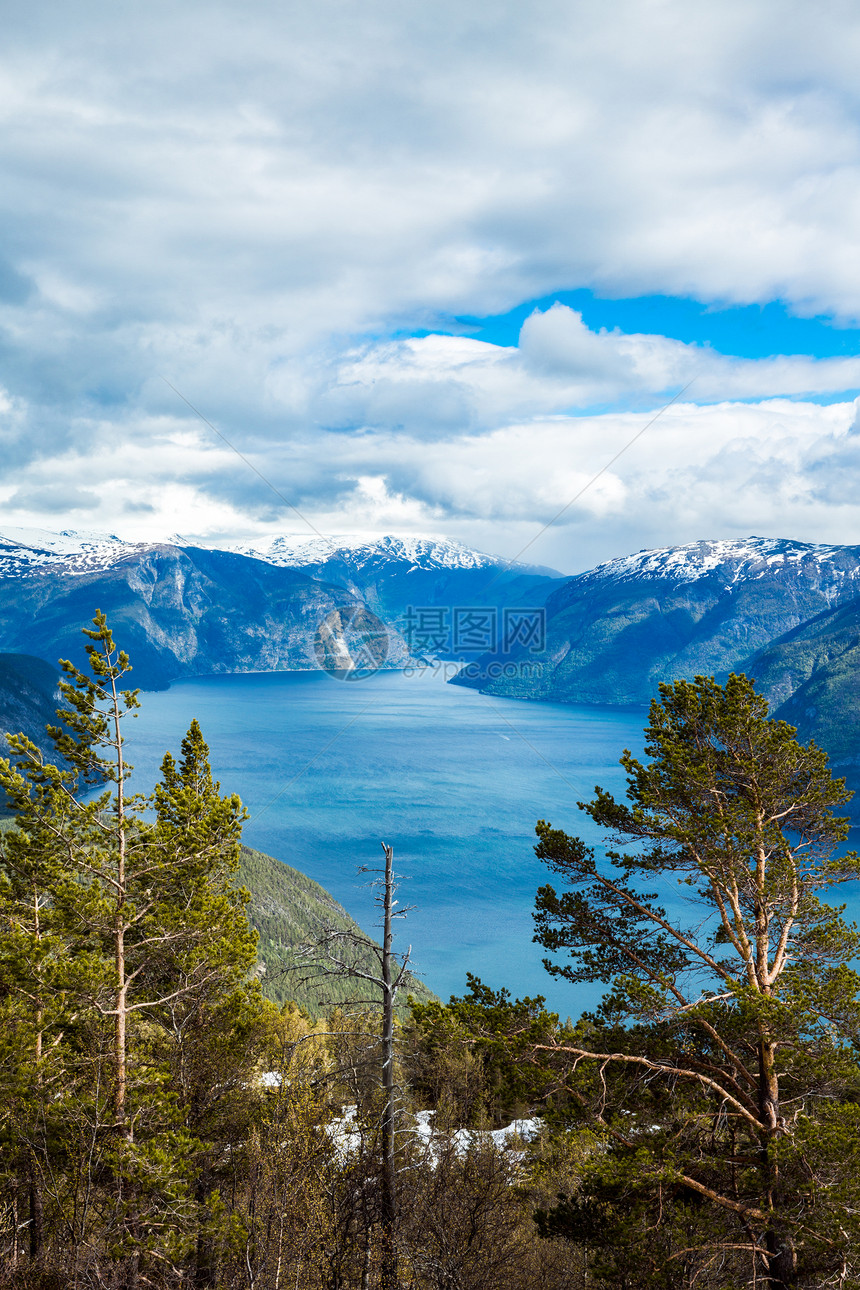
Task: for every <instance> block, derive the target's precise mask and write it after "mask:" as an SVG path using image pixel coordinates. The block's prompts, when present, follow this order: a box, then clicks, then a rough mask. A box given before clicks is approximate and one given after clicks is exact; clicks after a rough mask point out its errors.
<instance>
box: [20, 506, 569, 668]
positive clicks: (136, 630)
mask: <svg viewBox="0 0 860 1290" xmlns="http://www.w3.org/2000/svg"><path fill="white" fill-rule="evenodd" d="M556 585H558V580H557V579H553V578H552V577H551V576H549V575H548V574H547V573H545V572H541V571H539V570H537V569H533V568H531V567H529V566H524V565H516V564H514V565H508V564H506V562H505V561H503V560H500V559H498V558H494V557H492V556H488V555H484V554H482V553H481V552H477V551H472V550H470V549H469V548H468V547H465V546H462V545H461V544H459V543H456V542H449V541H444V540H431V539H425V538H409V537H405V538H401V537H384V538H380V539H378V540H376V541H368V540H367V539H366V538H360V539H359V538H356V539H342V538H338V539H336V540H333V541H332V542H329V541H328V540H327V539H322V538H312V539H308V538H307V537H279V538H273V539H269V540H268V541H266V542H258V543H243V544H236V545H235V546H234V547H232V549H209V548H204V547H200V546H194V545H191V544H189V543H188V542H186V541H185V540H184V539H182V538H179V537H175V536H174V537H172V538H170V539H168V540H167V541H164V542H127V541H124V540H123V539H122V538H119V537H117V536H116V535H115V534H106V533H94V532H79V531H75V530H69V529H67V530H64V531H63V532H60V533H50V532H46V531H43V530H33V529H11V528H10V529H6V530H4V531H0V652H2V651H4V650H5V651H13V652H18V653H28V654H34V655H36V656H37V657H40V658H43V659H45V660H46V661H48V662H55V661H56V659H57V657H58V656H61V655H62V656H64V657H68V656H72V657H75V656H78V655H80V651H81V637H80V629H81V627H82V626H84V625H85V624H88V622H89V620H90V619H91V618H92V615H93V612H94V611H95V609H96V608H100V609H103V610H104V611H105V612H106V613H107V614H108V619H109V621H113V622H117V621H118V622H119V623H120V624H121V630H117V632H116V636H117V640H118V641H119V642H120V643H121V644H122V645H123V647H124V648H127V649H128V650H129V652H130V653H131V654H132V656H133V662H134V665H135V677H134V680H135V683H136V684H140V685H142V686H144V687H151V686H159V685H164V684H165V683H166V682H168V681H170V680H171V679H173V678H174V677H178V676H183V675H185V676H187V675H190V674H205V673H210V672H230V671H233V672H241V671H269V670H278V669H281V668H290V669H293V668H299V669H304V668H314V667H317V666H319V665H320V651H322V658H323V660H324V661H323V663H322V666H324V667H325V668H326V670H331V669H332V668H333V667H334V666H335V664H334V662H333V661H332V660H339V662H338V663H337V669H340V670H342V669H343V668H344V667H346V668H348V667H349V666H350V658H351V657H352V655H351V653H350V649H351V648H352V646H351V645H350V641H349V639H348V636H349V633H348V631H347V629H346V627H345V626H344V624H346V623H348V622H349V623H352V625H353V628H354V629H355V628H356V625H357V624H358V623H359V622H361V623H363V624H364V627H363V628H362V629H361V631H362V632H363V631H365V628H366V629H367V630H369V625H370V624H371V622H373V621H377V622H378V621H380V620H381V623H382V628H381V631H382V638H381V639H382V645H381V646H380V647H379V649H377V653H379V650H380V649H381V654H382V655H385V659H384V663H383V665H386V666H398V665H402V664H403V663H404V662H405V660H406V658H407V657H408V654H409V647H408V645H407V642H406V641H405V639H404V637H403V635H402V630H403V621H402V620H403V618H404V616H406V615H407V614H408V613H409V611H410V610H413V609H414V610H417V611H420V610H422V609H424V608H427V607H440V606H441V607H443V608H451V607H454V606H457V607H461V606H466V607H467V608H468V607H470V606H472V605H482V606H487V605H490V606H498V605H510V604H519V603H522V604H525V605H529V604H532V603H541V604H542V603H543V600H544V599H545V598H546V595H547V594H548V592H549V591H550V590H552V588H553V587H555V586H556ZM419 616H420V614H419ZM321 624H323V625H324V627H323V628H321V626H320V625H321ZM320 630H322V631H323V635H324V638H325V644H324V645H322V644H321V643H320V639H318V636H319V632H320ZM386 633H387V643H386V637H385V634H386ZM359 635H361V632H359ZM368 639H369V638H368ZM434 642H435V649H436V652H439V653H444V652H445V650H444V641H442V640H441V639H439V638H438V636H437V637H434ZM374 648H375V649H376V646H375V647H374ZM426 648H427V647H426V645H422V651H423V650H424V649H426Z"/></svg>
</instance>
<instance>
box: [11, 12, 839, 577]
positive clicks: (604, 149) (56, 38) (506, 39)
mask: <svg viewBox="0 0 860 1290" xmlns="http://www.w3.org/2000/svg"><path fill="white" fill-rule="evenodd" d="M858 65H860V13H858V10H857V6H856V4H854V3H853V0H852V2H850V3H842V0H822V3H820V4H818V5H816V6H811V5H809V4H808V3H806V2H804V3H791V0H774V2H771V0H741V2H736V0H721V3H720V4H719V5H714V4H706V3H704V0H703V2H702V3H698V0H692V3H691V0H616V3H614V4H613V5H602V4H599V3H597V2H596V0H589V3H577V0H563V2H558V0H531V2H530V3H529V5H523V4H522V3H513V2H512V0H481V2H480V3H474V4H471V5H468V4H467V5H464V4H463V0H457V2H456V3H454V2H453V0H435V3H434V4H432V5H428V4H419V3H417V0H396V2H395V0H362V3H361V4H356V3H355V2H354V0H294V3H291V4H289V5H287V4H284V3H283V0H280V3H269V2H268V0H242V3H241V4H240V3H238V2H236V0H220V2H219V0H207V3H206V4H202V3H199V2H198V0H184V3H183V4H182V5H177V4H176V3H175V2H173V0H171V3H164V2H163V0H151V2H150V3H148V4H147V5H139V4H132V3H129V2H128V0H110V2H109V3H108V2H107V0H79V2H78V3H76V4H75V5H73V6H70V5H68V4H60V3H55V2H54V0H43V2H42V3H40V4H39V5H37V6H29V7H27V8H25V7H23V6H14V7H13V6H11V5H10V4H9V3H8V0H7V14H6V17H5V19H4V41H3V46H2V50H0V116H1V117H2V128H0V221H2V227H0V234H2V235H0V450H2V463H3V469H2V473H0V524H2V527H3V528H7V527H10V526H25V527H32V526H37V527H43V528H47V529H51V530H58V529H69V528H72V529H84V530H91V529H96V530H106V531H109V532H115V533H118V534H119V535H120V536H123V537H128V538H134V539H157V538H163V537H166V536H168V535H170V534H174V533H178V534H180V535H181V536H182V537H183V538H185V539H186V540H192V541H199V542H201V543H204V544H206V543H210V544H218V543H219V542H223V541H226V540H229V539H239V538H241V539H249V538H254V537H259V536H263V535H271V534H277V533H300V534H302V533H308V534H310V533H313V532H320V533H323V534H325V535H327V536H330V535H331V536H336V535H338V534H343V533H349V534H355V533H366V534H368V535H372V534H382V533H391V532H393V533H401V534H422V535H429V536H448V537H451V538H455V539H458V540H460V541H463V542H465V543H467V544H468V545H471V546H475V547H477V548H479V549H481V550H486V551H490V552H493V553H496V554H500V555H503V556H505V557H506V558H513V557H516V556H517V555H518V554H520V553H523V559H528V560H531V561H533V562H535V563H539V564H543V565H550V566H552V567H555V568H558V569H560V570H562V571H564V572H576V571H578V570H580V569H583V568H587V567H590V566H592V565H593V564H595V563H597V562H598V561H600V560H603V559H608V558H611V557H613V556H616V555H621V554H624V553H626V552H629V551H633V550H638V549H640V548H644V547H653V546H664V545H670V544H674V543H679V542H688V541H694V540H696V539H700V538H733V537H746V536H748V535H750V534H756V535H759V536H773V537H791V538H796V539H801V540H804V541H812V542H845V543H858V542H860V80H858V77H857V74H856V69H857V66H858Z"/></svg>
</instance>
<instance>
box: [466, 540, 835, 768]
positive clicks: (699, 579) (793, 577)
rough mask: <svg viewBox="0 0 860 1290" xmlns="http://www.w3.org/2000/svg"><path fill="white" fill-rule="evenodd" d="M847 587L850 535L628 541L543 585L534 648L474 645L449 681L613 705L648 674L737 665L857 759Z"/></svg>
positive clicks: (662, 677) (795, 717)
mask: <svg viewBox="0 0 860 1290" xmlns="http://www.w3.org/2000/svg"><path fill="white" fill-rule="evenodd" d="M858 597H860V546H822V545H814V544H811V543H804V542H792V541H788V540H779V539H771V538H755V537H753V538H749V539H747V540H745V541H713V542H694V543H689V544H688V545H685V546H679V547H666V548H663V549H661V550H653V551H640V552H639V553H638V554H636V555H630V556H625V557H623V558H622V559H617V560H610V561H608V562H607V563H605V564H601V565H598V566H597V567H596V568H595V569H592V570H590V571H589V572H587V573H582V574H579V575H578V576H577V577H574V578H570V579H568V580H567V581H565V583H564V584H563V585H562V586H560V587H559V588H558V589H556V590H555V591H553V592H552V593H551V594H550V595H549V597H548V599H547V601H546V650H545V653H544V654H543V655H541V656H535V655H533V654H531V653H530V652H529V650H528V649H524V648H517V649H514V650H512V651H511V652H510V653H508V654H502V653H493V654H489V653H488V654H485V655H484V656H482V658H481V659H479V660H478V661H477V662H476V663H474V664H473V665H471V667H470V668H468V669H466V671H465V672H464V673H462V674H461V675H460V676H458V677H457V678H456V683H458V684H461V685H471V686H474V687H476V688H479V689H481V690H484V691H486V692H487V693H490V694H499V695H509V696H511V697H516V698H524V699H538V700H544V701H549V702H556V703H558V702H561V703H582V704H608V705H615V706H623V705H635V704H645V703H647V702H648V701H649V699H650V698H651V697H652V696H653V695H654V694H655V693H656V691H657V686H658V684H659V683H660V682H661V681H673V680H675V679H677V678H681V677H686V678H692V677H694V676H696V675H699V674H701V675H706V676H709V675H715V676H717V677H718V678H724V677H725V676H727V675H728V673H729V672H731V671H743V672H746V673H747V674H748V675H750V676H752V677H754V678H755V679H756V680H757V682H758V684H759V687H760V688H761V689H762V690H763V692H764V693H765V694H766V695H767V697H768V699H769V700H770V703H771V707H772V710H775V711H776V713H777V715H779V716H781V717H785V719H786V720H789V721H791V722H792V724H794V725H796V726H798V728H799V731H800V733H801V735H802V736H804V737H813V736H814V737H815V738H816V739H817V740H818V741H819V742H820V743H821V744H822V745H823V746H824V747H825V748H826V749H827V750H828V752H830V753H831V755H832V756H833V757H834V758H835V759H837V760H839V761H843V762H848V761H857V762H860V727H858V724H857V718H858V716H860V673H858V664H860V600H858ZM535 664H538V665H539V666H538V667H536V666H535Z"/></svg>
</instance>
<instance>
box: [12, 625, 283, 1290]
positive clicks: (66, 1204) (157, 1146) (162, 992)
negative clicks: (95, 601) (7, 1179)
mask: <svg viewBox="0 0 860 1290" xmlns="http://www.w3.org/2000/svg"><path fill="white" fill-rule="evenodd" d="M85 635H86V637H87V638H88V643H87V653H88V657H89V675H87V674H85V673H84V672H82V671H81V670H80V669H78V668H77V667H75V666H74V664H72V663H71V662H63V663H62V664H61V666H62V668H63V673H64V680H63V681H62V682H61V685H60V689H61V694H62V698H63V700H64V701H65V706H64V707H63V708H62V709H61V710H60V713H59V715H60V718H61V724H60V725H58V726H56V727H51V728H49V734H50V736H51V738H52V740H53V742H54V745H55V748H56V750H57V761H56V764H51V763H50V762H47V761H45V760H44V758H43V757H42V754H41V753H40V752H39V750H38V748H36V746H35V745H34V744H32V743H30V742H29V741H27V740H26V739H24V738H23V737H20V736H18V737H15V738H13V739H11V740H10V751H11V753H12V757H11V759H10V760H9V761H6V762H0V788H2V789H4V790H5V792H6V795H7V798H8V800H9V801H10V802H11V804H12V806H13V808H14V809H15V811H16V829H15V831H14V832H13V833H12V834H11V835H9V837H7V839H6V842H5V851H4V856H3V861H4V865H3V868H4V875H3V888H2V891H0V898H2V912H3V914H4V915H5V918H6V921H7V924H8V925H9V926H10V928H11V929H12V934H11V935H10V936H9V937H8V938H7V940H6V943H5V949H4V951H3V954H2V956H0V971H2V973H3V979H4V981H5V982H6V983H8V991H9V993H8V996H7V997H8V998H9V999H10V1000H12V1004H11V1005H10V1006H11V1007H12V1010H13V1011H14V1013H15V1016H16V1018H18V1019H19V1029H21V1028H22V1027H23V1028H24V1029H25V1030H26V1034H27V1036H28V1040H27V1042H28V1045H29V1048H28V1052H29V1056H28V1057H27V1062H28V1063H29V1068H30V1069H31V1070H32V1071H33V1072H35V1073H36V1075H37V1076H38V1078H37V1079H36V1080H34V1087H35V1088H37V1089H38V1088H39V1087H40V1084H44V1082H45V1079H46V1075H47V1066H46V1035H47V1036H49V1038H50V1044H49V1045H48V1050H49V1051H50V1052H51V1054H52V1055H53V1060H54V1064H55V1065H56V1064H57V1062H59V1061H60V1059H61V1058H62V1072H61V1073H62V1081H61V1083H62V1085H63V1087H64V1089H65V1091H64V1093H63V1096H62V1097H60V1098H59V1099H58V1098H57V1097H56V1091H55V1092H54V1094H52V1098H53V1100H52V1099H51V1098H49V1097H47V1095H46V1096H44V1097H42V1098H41V1100H40V1102H39V1105H40V1106H41V1107H42V1112H43V1113H42V1119H43V1121H44V1107H45V1106H46V1105H48V1104H50V1108H51V1115H52V1117H53V1118H54V1119H59V1120H60V1121H61V1122H62V1127H63V1129H64V1132H65V1147H64V1151H65V1157H64V1159H57V1160H51V1161H48V1160H47V1155H46V1152H47V1146H44V1148H43V1151H42V1161H43V1164H45V1165H46V1166H47V1165H50V1170H49V1172H50V1173H51V1177H52V1179H53V1180H54V1183H53V1186H54V1191H53V1195H54V1201H55V1204H56V1206H58V1207H59V1209H60V1210H62V1218H63V1222H64V1223H65V1225H66V1228H67V1232H66V1241H67V1244H68V1243H71V1244H72V1245H74V1246H77V1247H78V1248H79V1249H80V1250H83V1249H84V1248H86V1249H88V1250H89V1252H90V1253H89V1257H96V1255H95V1254H94V1253H93V1252H94V1251H100V1252H101V1253H100V1254H99V1255H98V1257H100V1258H103V1257H108V1259H109V1261H111V1262H112V1264H113V1266H114V1267H115V1269H116V1278H117V1283H118V1284H122V1285H124V1286H129V1287H131V1286H134V1285H136V1284H137V1282H138V1280H139V1276H140V1274H141V1268H142V1267H143V1263H142V1262H141V1260H144V1262H145V1260H146V1258H147V1252H148V1251H149V1253H150V1254H151V1256H152V1257H153V1258H155V1259H156V1261H157V1263H158V1266H164V1261H165V1260H166V1261H167V1264H168V1265H172V1266H178V1261H179V1262H181V1261H182V1259H183V1258H184V1250H185V1249H186V1248H187V1247H188V1246H189V1243H190V1244H191V1245H193V1244H194V1240H195V1232H196V1231H197V1228H198V1226H199V1219H200V1209H201V1205H200V1197H199V1195H195V1189H198V1190H199V1176H200V1169H199V1161H200V1154H201V1144H200V1141H199V1139H198V1138H197V1137H195V1135H194V1128H195V1116H194V1114H192V1113H190V1112H189V1094H188V1090H189V1088H190V1086H191V1084H193V1082H194V1081H193V1080H191V1081H189V1079H188V1078H186V1077H185V1075H183V1073H182V1072H183V1063H184V1065H185V1067H186V1068H187V1067H189V1064H190V1065H191V1066H194V1064H195V1063H194V1061H190V1054H191V1053H192V1051H197V1052H199V1051H202V1049H203V1048H205V1046H206V1043H207V1042H209V1041H210V1035H209V1033H208V1031H207V1028H210V1029H211V1027H212V1026H216V1025H217V1026H221V1027H222V1028H223V1027H224V1026H225V1025H227V1026H229V1025H230V1024H232V1022H234V1021H235V1020H236V1019H237V1018H244V1023H243V1024H245V1025H246V1027H247V1025H248V1024H252V1023H253V1016H254V1012H255V1009H257V1010H259V1006H260V1000H259V995H258V992H256V990H255V988H254V987H253V985H251V984H250V982H249V972H250V968H251V967H252V965H253V962H254V959H255V939H254V936H253V935H252V933H251V932H250V929H249V927H248V923H247V918H246V914H245V905H246V901H247V896H246V894H245V893H243V892H241V891H240V890H237V889H236V887H235V885H234V881H233V878H234V874H235V870H236V866H237V863H238V856H239V839H240V832H241V822H242V819H243V814H244V813H243V810H242V806H241V803H240V802H239V799H238V798H237V797H235V796H227V797H222V796H221V795H220V788H219V785H218V784H217V783H215V782H213V780H212V775H211V771H210V768H209V761H208V749H207V748H206V745H205V743H204V741H203V737H202V734H201V732H200V729H199V726H198V725H197V723H196V722H195V723H194V724H193V725H192V727H191V729H190V730H189V732H188V735H187V736H186V738H185V740H184V742H183V745H182V759H181V762H180V764H179V766H178V767H177V766H176V764H175V762H174V760H173V758H172V757H171V756H170V755H169V754H168V755H167V756H166V757H165V759H164V763H163V767H162V781H161V783H160V784H159V785H158V787H157V788H156V790H155V792H154V794H153V795H152V797H151V798H149V799H146V798H142V797H140V796H135V795H129V793H128V792H127V783H126V782H127V779H128V775H129V773H130V767H129V766H128V764H127V763H126V760H125V754H124V739H123V734H122V723H123V721H124V719H125V718H126V717H127V716H129V715H132V714H133V713H134V712H135V710H136V709H137V707H138V700H137V695H136V693H135V692H133V691H127V690H122V689H121V688H120V687H121V683H122V680H123V678H124V676H125V675H126V674H127V672H128V671H129V670H130V663H129V660H128V657H127V655H126V654H124V653H123V652H122V651H120V650H118V649H117V648H116V647H115V645H114V642H113V637H112V634H111V631H110V628H109V627H108V625H107V622H106V620H105V616H104V615H103V614H101V613H97V614H96V616H95V618H94V620H93V627H92V628H87V629H85ZM153 812H154V819H153V818H151V816H152V813H153ZM249 1017H250V1018H251V1020H250V1021H249ZM195 1046H196V1047H195ZM18 1051H19V1052H20V1051H21V1048H20V1045H19V1046H18ZM240 1064H241V1063H240ZM19 1065H20V1063H19ZM186 1074H187V1071H186ZM210 1074H211V1072H210ZM247 1079H248V1065H247V1061H246V1062H245V1064H244V1066H243V1067H242V1075H241V1076H237V1079H236V1081H235V1082H236V1084H237V1085H241V1084H243V1083H244V1084H245V1085H247ZM19 1083H20V1080H19ZM198 1085H199V1080H198ZM31 1118H32V1117H31ZM196 1120H197V1124H198V1127H199V1122H200V1116H199V1115H198V1116H197V1117H196ZM43 1137H44V1133H43ZM30 1138H32V1139H33V1140H34V1141H35V1138H34V1136H33V1134H32V1133H31V1134H30ZM75 1152H77V1157H76V1155H75ZM76 1159H78V1161H79V1166H78V1167H77V1168H76V1167H75V1160H76ZM80 1162H84V1163H83V1166H82V1167H81V1165H80ZM43 1172H44V1170H43ZM100 1196H104V1197H105V1199H108V1198H109V1200H110V1204H109V1205H106V1204H104V1203H102V1201H101V1200H99V1201H98V1204H96V1201H95V1200H94V1198H96V1197H100ZM84 1197H85V1198H86V1201H85V1203H84V1200H83V1199H82V1198H84ZM204 1199H205V1198H204ZM32 1210H33V1202H32V1201H31V1211H32ZM70 1214H71V1215H72V1217H71V1218H70ZM82 1257H83V1256H82Z"/></svg>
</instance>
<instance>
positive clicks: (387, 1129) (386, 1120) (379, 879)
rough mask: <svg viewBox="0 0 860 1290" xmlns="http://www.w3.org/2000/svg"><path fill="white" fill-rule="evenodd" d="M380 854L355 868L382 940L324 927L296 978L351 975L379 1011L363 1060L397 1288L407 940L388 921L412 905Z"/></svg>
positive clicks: (390, 858)
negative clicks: (398, 1025)
mask: <svg viewBox="0 0 860 1290" xmlns="http://www.w3.org/2000/svg"><path fill="white" fill-rule="evenodd" d="M382 850H383V854H384V856H385V860H384V864H383V865H382V866H381V867H379V868H373V867H370V866H364V865H363V866H362V867H361V868H360V869H359V873H372V874H375V875H376V876H375V877H374V878H373V879H372V880H371V884H370V885H371V886H372V887H373V888H374V889H375V897H374V899H375V903H376V905H377V906H378V908H379V909H380V911H381V915H382V917H381V926H382V944H381V945H378V944H377V943H376V942H375V941H373V940H371V938H370V937H369V936H365V935H364V933H362V932H360V931H357V930H354V929H351V928H336V929H335V928H324V929H323V930H322V932H321V934H320V935H319V937H317V939H316V940H315V941H313V942H312V943H310V944H307V945H304V946H302V947H301V950H300V951H299V954H298V961H299V962H300V963H301V965H302V967H301V969H300V970H301V971H302V980H303V981H305V982H308V981H318V980H321V979H325V978H332V977H336V978H340V979H343V978H353V979H355V980H357V981H362V982H365V983H366V984H367V986H368V995H367V997H366V998H359V999H356V1000H355V1005H356V1006H357V1007H367V1008H372V1009H374V1010H378V1011H379V1012H381V1038H380V1037H379V1036H376V1035H373V1036H368V1038H369V1040H370V1046H369V1050H368V1054H369V1055H368V1060H369V1061H370V1062H373V1063H374V1064H376V1063H378V1082H379V1085H380V1087H381V1091H382V1108H381V1112H380V1119H379V1141H380V1151H379V1154H380V1185H379V1226H380V1232H381V1250H380V1254H381V1258H380V1288H381V1290H398V1286H399V1277H398V1268H397V1263H398V1259H397V1163H396V1139H397V1131H396V1130H397V1125H396V1119H397V1101H398V1098H397V1079H396V1070H395V1053H394V1025H395V1014H396V1005H397V996H398V993H399V991H400V990H401V989H402V987H403V985H404V982H405V981H406V979H407V976H408V975H409V973H408V965H409V960H410V955H411V951H412V947H411V945H410V946H409V947H408V948H407V950H406V953H405V954H395V953H394V950H393V948H392V943H393V930H392V927H393V922H394V919H395V918H404V917H405V916H406V914H407V913H408V912H409V910H410V909H411V908H414V906H405V907H404V908H402V909H397V908H396V906H397V904H398V902H397V900H396V899H395V893H396V891H397V881H396V876H395V874H394V848H393V847H392V846H389V844H388V843H386V842H383V843H382Z"/></svg>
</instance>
